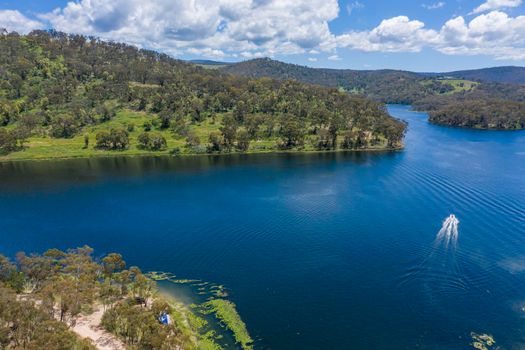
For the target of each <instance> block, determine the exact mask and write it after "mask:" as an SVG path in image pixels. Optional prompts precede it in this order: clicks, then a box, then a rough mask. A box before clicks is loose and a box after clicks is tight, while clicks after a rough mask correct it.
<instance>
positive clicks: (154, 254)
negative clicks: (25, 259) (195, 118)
mask: <svg viewBox="0 0 525 350" xmlns="http://www.w3.org/2000/svg"><path fill="white" fill-rule="evenodd" d="M390 112H391V114H392V115H394V116H396V117H398V118H401V119H404V120H406V121H408V122H409V132H408V135H407V138H406V150H405V151H404V152H397V153H377V154H365V153H361V154H359V153H358V154H353V153H346V154H345V153H338V154H309V155H299V154H298V155H254V156H224V157H196V158H182V159H177V158H134V159H125V158H115V159H91V160H71V161H56V162H36V163H35V162H33V163H4V164H0V179H1V180H0V235H1V236H0V237H1V240H0V251H2V252H4V253H7V254H9V255H14V254H15V253H16V252H17V251H19V250H25V251H39V252H40V251H43V250H45V249H47V248H49V247H58V248H67V247H74V246H79V245H83V244H88V245H90V246H92V247H94V248H95V251H96V253H98V254H104V253H108V252H112V251H118V252H121V253H123V254H124V255H125V257H126V260H127V261H128V263H130V264H137V265H140V266H141V267H142V268H143V269H144V270H163V271H170V272H173V273H175V274H177V275H178V276H179V277H181V278H198V279H203V280H206V281H211V282H215V283H220V284H224V285H225V286H226V287H227V288H228V289H229V291H230V293H231V299H232V300H233V301H234V302H235V303H236V304H237V305H238V308H239V311H240V313H241V315H242V316H243V318H244V320H245V321H246V323H247V325H248V328H249V330H250V332H251V334H252V335H253V337H254V338H256V339H257V341H256V347H257V348H260V349H416V348H419V349H466V348H469V347H470V345H469V343H470V342H471V339H470V332H472V331H474V332H478V333H490V334H493V335H494V337H495V339H496V341H497V342H498V344H499V345H500V346H502V347H503V348H504V349H523V348H525V312H523V311H522V308H523V307H524V306H525V133H523V132H492V131H490V132H483V131H471V130H461V129H451V128H443V127H438V126H433V125H430V124H428V123H427V121H426V115H425V114H422V113H414V112H410V111H409V109H408V107H402V106H391V107H390ZM451 213H454V214H455V215H456V216H457V217H458V218H459V220H460V224H459V239H458V243H457V247H456V248H454V247H451V246H449V247H448V248H445V247H444V246H443V245H439V244H436V243H435V237H436V234H437V232H438V231H439V229H440V228H441V225H442V222H443V219H444V218H445V217H447V216H448V215H450V214H451Z"/></svg>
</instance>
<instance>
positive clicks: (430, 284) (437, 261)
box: [398, 214, 469, 312]
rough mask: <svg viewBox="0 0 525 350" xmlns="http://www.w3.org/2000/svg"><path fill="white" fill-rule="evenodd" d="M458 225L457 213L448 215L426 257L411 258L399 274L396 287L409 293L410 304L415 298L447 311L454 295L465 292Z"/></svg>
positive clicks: (455, 298)
mask: <svg viewBox="0 0 525 350" xmlns="http://www.w3.org/2000/svg"><path fill="white" fill-rule="evenodd" d="M458 226H459V220H458V219H457V218H456V216H455V215H453V214H452V215H450V216H448V217H447V218H446V219H445V220H444V221H443V223H442V227H441V229H440V230H439V231H438V233H437V235H436V238H435V241H434V244H433V246H432V247H429V248H430V251H429V252H428V253H427V255H426V257H425V258H424V259H423V260H422V261H420V262H419V263H415V262H412V263H411V264H410V265H411V266H409V267H408V269H407V271H405V273H404V274H403V276H401V279H400V281H399V283H398V287H399V288H401V289H404V290H406V291H407V294H408V295H411V296H412V297H411V298H412V299H411V300H410V301H409V304H412V303H414V302H416V301H415V300H418V301H417V303H423V304H427V310H431V309H434V310H436V311H438V312H443V310H449V311H447V312H450V307H451V306H452V305H453V304H454V303H455V302H457V298H458V297H459V296H460V295H466V294H467V293H468V290H469V286H468V281H467V280H466V279H465V278H464V274H463V273H462V271H461V267H460V264H459V263H458V250H457V243H458V237H459V230H458ZM414 298H416V299H414ZM420 305H421V304H420Z"/></svg>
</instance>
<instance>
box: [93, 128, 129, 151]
mask: <svg viewBox="0 0 525 350" xmlns="http://www.w3.org/2000/svg"><path fill="white" fill-rule="evenodd" d="M96 139H97V145H96V148H97V149H103V150H114V151H122V150H125V149H127V148H128V146H129V138H128V132H127V131H126V130H125V129H123V128H114V129H113V128H112V129H110V131H109V132H108V131H105V130H104V131H100V132H99V133H97V136H96Z"/></svg>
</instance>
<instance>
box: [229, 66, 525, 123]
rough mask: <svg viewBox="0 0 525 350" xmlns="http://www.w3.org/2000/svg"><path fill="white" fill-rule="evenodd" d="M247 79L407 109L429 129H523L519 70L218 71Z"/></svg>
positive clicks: (524, 95)
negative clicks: (317, 87)
mask: <svg viewBox="0 0 525 350" xmlns="http://www.w3.org/2000/svg"><path fill="white" fill-rule="evenodd" d="M221 70H222V71H223V72H227V73H230V74H234V75H239V76H246V77H251V78H261V77H271V78H274V79H294V80H297V81H301V82H306V83H311V84H321V85H324V86H330V87H338V88H340V89H341V90H344V91H347V92H348V93H350V94H353V95H357V96H364V97H368V98H371V99H373V100H376V101H379V102H382V103H398V104H411V105H413V107H414V109H416V110H420V111H426V112H429V114H430V117H429V120H430V122H432V123H436V124H440V125H448V126H458V127H468V128H477V129H503V130H517V129H524V128H525V115H524V114H523V110H524V105H523V103H524V102H525V85H521V84H523V83H525V68H522V67H496V68H489V69H480V70H472V71H458V72H451V73H413V72H406V71H398V70H377V71H358V70H349V69H317V68H309V67H304V66H299V65H293V64H287V63H283V62H278V61H274V60H271V59H267V58H263V59H255V60H250V61H245V62H240V63H237V64H228V65H224V66H223V67H222V68H221Z"/></svg>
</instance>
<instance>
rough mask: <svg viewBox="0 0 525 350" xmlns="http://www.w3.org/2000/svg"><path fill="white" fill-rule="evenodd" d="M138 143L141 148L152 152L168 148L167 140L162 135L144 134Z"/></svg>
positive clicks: (140, 136) (139, 137)
mask: <svg viewBox="0 0 525 350" xmlns="http://www.w3.org/2000/svg"><path fill="white" fill-rule="evenodd" d="M137 141H138V143H139V148H142V149H146V150H150V151H162V150H165V149H166V148H167V142H166V139H165V138H164V136H162V135H161V134H160V133H147V132H144V133H142V134H140V135H139V136H138V139H137Z"/></svg>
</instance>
